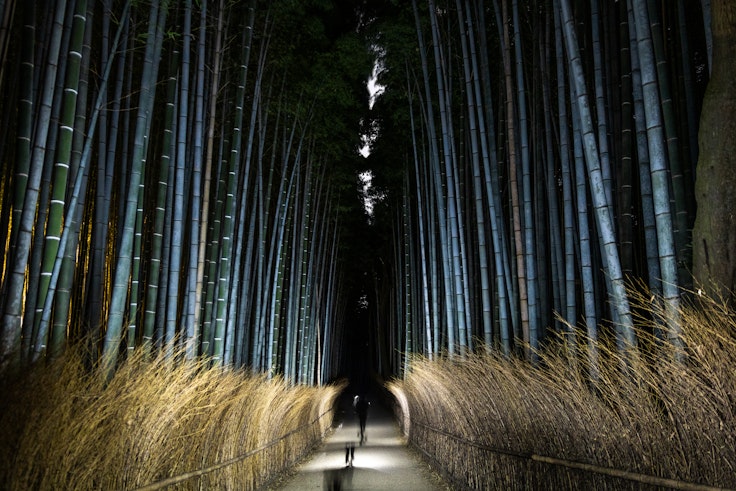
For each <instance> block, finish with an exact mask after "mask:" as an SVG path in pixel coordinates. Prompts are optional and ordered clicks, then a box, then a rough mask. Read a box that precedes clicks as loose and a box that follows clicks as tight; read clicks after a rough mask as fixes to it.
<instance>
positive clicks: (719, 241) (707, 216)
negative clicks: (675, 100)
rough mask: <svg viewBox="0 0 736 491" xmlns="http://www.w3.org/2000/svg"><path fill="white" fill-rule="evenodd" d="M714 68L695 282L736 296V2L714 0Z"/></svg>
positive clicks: (704, 133)
mask: <svg viewBox="0 0 736 491" xmlns="http://www.w3.org/2000/svg"><path fill="white" fill-rule="evenodd" d="M711 8H712V22H713V24H712V27H713V70H712V72H711V79H710V82H709V83H708V89H707V90H706V93H705V99H704V101H703V110H702V113H701V117H700V134H699V137H698V141H699V144H700V158H699V161H698V167H697V174H698V177H697V180H696V183H695V193H696V199H697V202H698V215H697V218H696V220H695V228H694V230H693V274H694V277H695V280H696V281H697V282H699V283H700V284H702V285H704V286H705V287H707V288H709V289H710V288H715V289H716V292H715V293H717V294H721V295H726V296H727V298H728V300H729V302H730V303H731V304H732V305H733V303H734V300H735V298H734V296H735V295H736V293H735V292H736V213H734V210H736V193H734V187H736V139H734V135H736V64H734V63H733V60H734V58H736V3H733V2H732V1H731V0H712V2H711Z"/></svg>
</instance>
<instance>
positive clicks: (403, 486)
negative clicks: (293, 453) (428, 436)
mask: <svg viewBox="0 0 736 491" xmlns="http://www.w3.org/2000/svg"><path fill="white" fill-rule="evenodd" d="M351 398H352V394H350V393H348V392H347V391H346V392H345V394H344V395H343V396H342V397H341V398H340V401H339V403H340V407H339V409H338V415H337V417H338V418H337V421H336V425H335V427H334V428H333V430H332V432H331V433H330V434H329V435H328V436H327V438H326V439H325V441H324V442H323V443H322V445H321V446H320V447H319V448H317V450H315V452H314V453H312V455H310V456H309V457H308V458H307V459H306V460H305V461H304V462H302V463H301V464H299V465H297V466H296V467H295V468H294V469H292V471H291V472H290V473H289V474H287V475H285V476H282V478H281V479H280V480H279V481H277V482H275V483H272V485H271V486H270V487H269V488H268V489H269V490H270V491H276V490H285V491H288V490H307V489H329V490H343V489H352V490H358V489H391V490H428V491H431V490H437V491H439V490H447V489H450V487H449V486H448V485H447V484H445V483H444V481H443V480H442V478H441V477H440V476H439V475H437V474H436V473H434V472H433V471H432V470H431V468H430V467H429V466H428V465H427V464H426V463H425V462H424V461H423V460H422V459H421V457H420V456H419V455H418V453H417V452H416V451H415V450H414V449H412V448H411V447H409V446H407V444H406V439H405V438H404V437H403V435H402V434H401V431H400V430H399V427H398V425H397V423H396V421H395V419H394V417H393V414H392V413H391V411H389V410H388V409H386V408H385V407H383V406H382V405H381V404H380V403H379V402H377V401H375V400H372V399H371V397H370V396H369V400H371V407H370V410H369V411H368V419H367V423H366V430H365V435H366V440H365V442H364V443H363V444H362V445H360V436H359V425H358V418H357V416H356V415H355V414H354V412H353V408H352V399H351ZM350 445H354V447H355V452H354V458H353V465H352V466H349V465H346V464H345V448H346V446H350Z"/></svg>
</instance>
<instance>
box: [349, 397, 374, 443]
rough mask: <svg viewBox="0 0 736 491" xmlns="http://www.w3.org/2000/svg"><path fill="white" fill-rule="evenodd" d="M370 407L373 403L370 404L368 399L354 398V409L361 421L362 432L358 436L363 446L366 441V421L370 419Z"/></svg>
mask: <svg viewBox="0 0 736 491" xmlns="http://www.w3.org/2000/svg"><path fill="white" fill-rule="evenodd" d="M370 405H371V403H370V402H368V399H366V398H365V396H355V397H354V398H353V408H354V409H355V412H356V414H357V415H358V420H359V421H360V432H359V433H358V435H359V436H360V444H361V445H363V442H364V441H365V421H366V419H368V407H369V406H370Z"/></svg>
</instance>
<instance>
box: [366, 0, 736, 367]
mask: <svg viewBox="0 0 736 491" xmlns="http://www.w3.org/2000/svg"><path fill="white" fill-rule="evenodd" d="M723 8H724V9H726V7H723ZM393 13H394V14H395V16H394V17H393V18H392V19H391V20H385V22H384V24H383V26H382V28H381V30H380V34H379V35H377V41H376V42H377V43H378V44H380V45H381V47H382V50H381V58H380V66H381V68H382V70H381V72H380V75H379V81H380V82H381V83H382V84H383V85H385V86H386V90H385V93H384V95H382V96H381V97H380V98H379V100H378V102H377V104H376V106H375V107H374V113H375V117H376V119H377V120H378V121H379V124H378V128H379V129H378V130H377V133H378V137H377V139H376V144H375V146H374V149H373V150H374V151H373V154H372V155H371V157H369V159H373V162H374V165H375V166H376V167H377V168H380V167H381V166H387V165H389V164H387V163H386V162H390V163H391V164H390V165H391V166H393V168H394V169H396V168H402V169H403V172H404V175H405V179H404V180H403V181H402V183H401V184H400V185H393V186H392V185H391V183H390V182H384V183H383V185H385V186H386V189H387V190H388V191H384V194H385V195H386V196H387V197H386V198H385V201H386V202H387V203H386V204H385V206H383V207H381V206H378V207H377V212H376V213H377V215H378V214H379V213H384V215H383V219H384V220H385V221H387V222H390V223H391V225H390V226H391V227H393V229H394V230H396V232H395V233H394V234H393V241H392V246H391V247H392V250H393V254H392V255H391V262H390V264H387V265H386V266H385V267H384V268H385V271H386V273H385V274H386V275H387V276H389V277H391V278H393V280H392V282H386V283H383V284H382V285H379V287H378V288H377V291H376V296H377V298H378V299H379V302H380V304H381V306H382V308H381V309H379V311H378V312H377V313H376V315H377V317H378V319H379V320H378V323H379V324H381V325H384V326H386V329H387V331H388V333H387V334H386V336H387V337H389V338H391V339H393V340H395V343H396V344H392V345H391V349H392V350H393V351H385V352H383V353H381V358H380V359H379V361H380V363H381V366H382V367H383V369H384V371H385V372H387V373H399V372H401V370H402V368H403V367H404V364H405V363H406V359H405V358H406V357H405V356H403V355H402V353H405V352H419V353H423V354H425V355H427V356H429V357H430V358H432V357H433V356H434V355H437V354H440V353H449V354H450V356H454V355H460V356H463V355H464V354H465V353H468V352H472V351H477V350H479V349H486V350H499V351H500V352H502V353H504V354H506V355H509V354H512V353H517V354H521V355H523V356H525V357H527V358H529V359H532V360H533V359H534V350H536V349H538V348H539V347H540V346H543V344H544V342H545V341H544V340H545V338H547V337H548V336H549V334H550V333H552V332H565V333H566V334H567V336H568V337H569V338H570V342H571V343H573V345H574V344H576V338H577V335H576V332H575V331H574V330H571V329H569V328H568V327H566V326H567V325H572V326H579V327H582V328H584V329H585V332H586V336H585V338H584V340H581V341H580V344H581V346H580V348H581V349H583V350H584V349H585V347H584V346H583V345H585V344H588V350H589V356H590V357H591V360H594V359H595V356H596V353H595V340H596V339H598V338H599V337H600V336H604V337H606V338H607V339H614V340H615V342H616V345H617V346H618V349H620V350H621V351H622V352H627V353H630V355H631V356H635V353H636V351H637V345H638V342H639V341H638V339H637V336H636V333H635V325H634V321H633V319H634V316H635V315H636V312H634V311H633V310H632V308H631V306H630V303H629V297H628V293H627V284H628V285H630V284H631V283H637V284H643V285H645V287H646V288H647V289H648V290H649V291H651V292H652V295H653V297H654V298H655V299H656V301H657V302H662V303H663V305H664V306H665V309H664V311H665V313H666V315H664V316H663V317H662V318H661V319H659V324H658V327H657V332H658V333H664V332H668V333H671V338H672V339H671V341H672V342H674V343H677V342H678V341H677V340H678V339H679V338H678V337H677V329H678V325H679V321H678V319H677V315H678V306H679V304H680V302H681V301H682V300H683V293H682V292H683V291H687V290H690V289H691V288H692V287H693V285H694V281H693V274H692V272H693V269H692V268H693V261H692V254H693V239H692V230H693V223H694V220H695V218H696V212H697V209H696V202H695V194H694V184H695V170H696V164H697V162H698V157H699V147H698V131H699V115H700V111H701V106H702V102H703V97H704V91H705V88H706V86H707V84H708V81H709V71H710V67H711V64H710V63H712V62H711V61H709V60H710V58H709V56H710V53H711V45H710V44H709V41H708V40H709V39H710V37H711V26H710V4H709V3H707V2H703V3H698V2H660V1H654V0H653V1H643V0H642V1H638V0H637V1H634V0H632V1H628V2H625V1H624V2H608V1H600V0H596V1H593V2H571V1H569V0H556V1H539V2H535V1H518V0H500V1H489V2H466V1H463V0H459V1H439V0H434V1H427V2H422V1H413V2H411V5H409V4H408V3H406V4H402V7H396V9H395V10H394V12H393ZM726 23H728V22H727V21H726ZM729 25H730V24H729ZM409 39H410V41H407V40H409ZM724 59H725V60H726V61H725V62H724V63H728V58H724ZM383 145H386V146H383ZM724 165H725V166H726V167H728V166H729V165H730V164H724ZM724 172H726V173H727V172H728V171H726V170H725V169H724ZM706 174H708V175H710V171H708V172H707V173H706ZM702 180H703V182H705V178H703V179H702ZM379 184H380V183H379ZM392 196H393V199H392ZM399 196H401V198H399ZM705 199H707V198H705ZM729 203H730V201H729ZM728 206H730V205H728ZM397 209H401V211H398V212H397V211H392V210H397ZM723 223H724V224H726V223H730V222H728V221H725V222H723ZM723 233H724V234H726V235H727V236H730V232H728V231H727V229H726V228H724V229H723ZM708 240H709V239H708ZM705 241H706V238H705V237H702V236H701V237H700V238H699V243H701V242H702V243H703V244H705ZM723 267H724V268H725V269H727V270H729V271H732V270H733V265H730V264H729V265H726V264H723ZM729 277H730V276H728V274H726V275H725V276H724V278H725V281H724V282H723V283H722V284H725V285H728V284H729V281H730V280H728V278H729ZM708 278H710V277H708V276H704V277H703V278H702V280H704V281H707V280H708ZM698 286H700V284H698ZM558 314H559V319H558V318H556V316H557V315H558ZM397 347H398V349H397ZM591 370H592V371H593V372H594V371H595V363H592V364H591Z"/></svg>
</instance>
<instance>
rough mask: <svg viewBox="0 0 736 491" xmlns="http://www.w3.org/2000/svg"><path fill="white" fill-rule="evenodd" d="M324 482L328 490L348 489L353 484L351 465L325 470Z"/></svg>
mask: <svg viewBox="0 0 736 491" xmlns="http://www.w3.org/2000/svg"><path fill="white" fill-rule="evenodd" d="M324 484H325V489H326V490H328V491H340V490H342V489H350V488H351V487H352V485H353V466H347V467H340V468H338V469H327V470H325V471H324Z"/></svg>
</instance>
